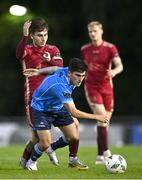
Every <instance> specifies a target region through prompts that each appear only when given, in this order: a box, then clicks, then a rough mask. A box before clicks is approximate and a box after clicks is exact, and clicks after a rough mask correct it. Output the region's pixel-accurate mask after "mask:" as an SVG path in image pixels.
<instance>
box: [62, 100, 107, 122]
mask: <svg viewBox="0 0 142 180" xmlns="http://www.w3.org/2000/svg"><path fill="white" fill-rule="evenodd" d="M64 106H65V108H66V109H67V110H68V111H69V112H70V113H71V115H72V116H73V117H75V118H83V119H94V120H98V121H100V122H103V123H108V121H109V120H108V118H107V116H105V115H100V114H91V113H86V112H83V111H80V110H78V109H77V108H76V107H75V104H74V102H73V101H71V102H68V103H64Z"/></svg>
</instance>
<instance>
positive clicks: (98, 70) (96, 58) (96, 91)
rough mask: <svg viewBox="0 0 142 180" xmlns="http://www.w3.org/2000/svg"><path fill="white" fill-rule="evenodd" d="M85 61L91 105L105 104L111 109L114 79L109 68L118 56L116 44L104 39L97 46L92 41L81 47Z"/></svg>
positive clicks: (87, 89)
mask: <svg viewBox="0 0 142 180" xmlns="http://www.w3.org/2000/svg"><path fill="white" fill-rule="evenodd" d="M81 52H82V55H83V58H84V62H85V63H86V65H87V66H88V69H87V73H86V79H85V94H86V98H87V100H88V103H89V104H90V105H91V104H93V103H96V104H104V106H105V108H106V110H108V111H111V110H112V109H113V105H114V95H113V87H112V79H110V77H109V76H108V74H107V70H108V69H110V68H111V66H112V60H113V58H114V57H115V56H118V50H117V48H116V46H115V45H113V44H111V43H108V42H106V41H104V42H103V43H102V44H101V45H100V46H98V47H95V46H93V44H92V43H89V44H86V45H84V46H83V47H82V48H81Z"/></svg>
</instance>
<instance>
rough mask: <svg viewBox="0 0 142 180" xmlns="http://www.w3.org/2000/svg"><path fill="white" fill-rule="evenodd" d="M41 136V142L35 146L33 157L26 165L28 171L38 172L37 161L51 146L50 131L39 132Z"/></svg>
mask: <svg viewBox="0 0 142 180" xmlns="http://www.w3.org/2000/svg"><path fill="white" fill-rule="evenodd" d="M37 133H38V136H39V142H38V143H37V144H35V145H34V149H33V151H32V154H31V157H30V159H29V160H28V162H27V163H26V168H27V169H28V170H35V171H37V160H38V159H39V158H40V157H41V156H42V154H43V152H44V151H45V150H46V149H47V148H48V147H49V145H50V144H51V133H50V130H37Z"/></svg>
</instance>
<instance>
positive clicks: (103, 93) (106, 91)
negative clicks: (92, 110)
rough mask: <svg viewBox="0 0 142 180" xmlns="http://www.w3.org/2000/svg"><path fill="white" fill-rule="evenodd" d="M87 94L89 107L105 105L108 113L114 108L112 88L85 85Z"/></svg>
mask: <svg viewBox="0 0 142 180" xmlns="http://www.w3.org/2000/svg"><path fill="white" fill-rule="evenodd" d="M85 94H86V98H87V101H88V103H89V105H91V104H103V105H104V107H105V109H106V110H107V111H112V109H113V107H114V94H113V88H112V87H110V86H105V87H104V86H103V87H101V88H100V87H97V86H92V85H90V84H86V85H85Z"/></svg>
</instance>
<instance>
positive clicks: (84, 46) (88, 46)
mask: <svg viewBox="0 0 142 180" xmlns="http://www.w3.org/2000/svg"><path fill="white" fill-rule="evenodd" d="M91 46H92V45H91V43H87V44H84V45H83V46H81V51H84V50H86V49H89V48H90V47H91Z"/></svg>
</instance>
